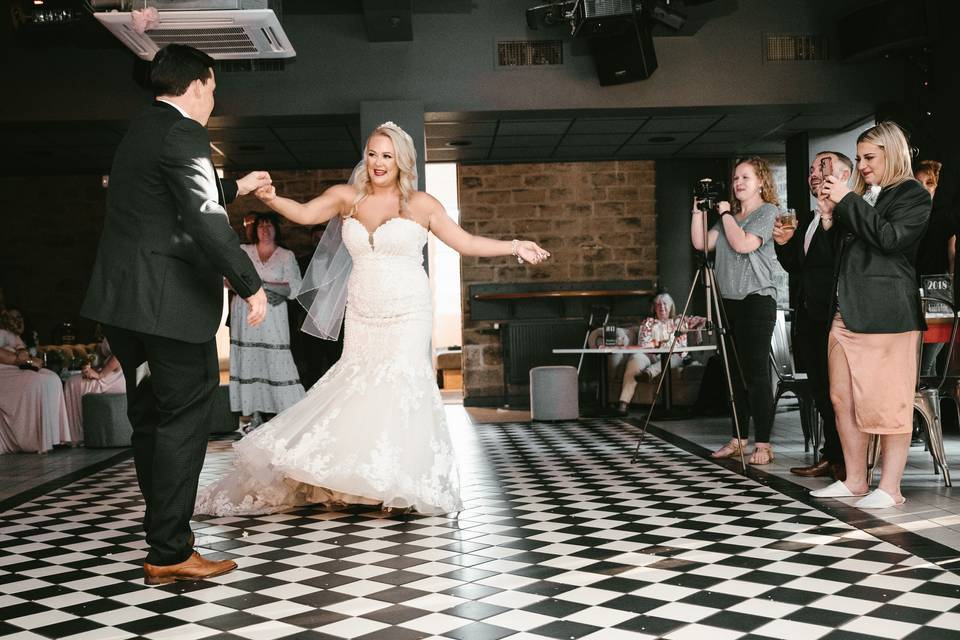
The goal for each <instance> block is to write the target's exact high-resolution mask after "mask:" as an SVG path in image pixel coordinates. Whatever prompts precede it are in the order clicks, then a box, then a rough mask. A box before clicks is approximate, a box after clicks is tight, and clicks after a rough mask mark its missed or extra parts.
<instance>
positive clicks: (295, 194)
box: [0, 169, 350, 342]
mask: <svg viewBox="0 0 960 640" xmlns="http://www.w3.org/2000/svg"><path fill="white" fill-rule="evenodd" d="M349 176H350V170H349V169H343V170H322V171H281V172H273V177H274V180H275V182H276V183H277V190H278V192H279V193H280V194H282V195H286V196H289V197H292V198H295V199H298V200H301V201H303V200H307V199H309V198H311V197H313V196H315V195H317V194H319V193H321V192H322V191H323V190H324V189H326V188H327V187H329V186H330V185H332V184H336V183H338V182H345V181H346V180H347V178H349ZM100 181H101V177H100V176H99V175H78V176H34V177H6V178H2V179H0V215H2V217H3V237H4V239H5V242H4V250H3V251H0V286H2V287H3V289H4V291H5V294H6V295H5V297H6V300H7V304H9V305H16V306H17V307H19V308H20V309H21V310H22V311H23V312H24V314H25V315H26V316H27V318H28V320H29V321H31V322H32V323H33V324H34V325H35V326H36V328H37V330H38V331H39V333H40V339H41V341H42V342H49V341H50V340H51V338H52V331H53V329H54V327H55V326H56V325H58V324H59V323H61V322H63V321H64V320H69V321H72V322H73V323H74V326H75V328H76V330H77V332H78V337H80V338H82V339H84V340H86V339H89V338H91V337H92V335H93V329H94V327H93V325H92V323H90V322H88V321H85V320H82V319H81V318H80V317H79V313H80V305H81V303H82V302H83V295H84V293H85V292H86V287H87V281H88V279H89V277H90V271H91V270H92V268H93V261H94V258H95V256H96V250H97V242H98V241H99V239H100V232H101V229H102V228H103V219H104V215H105V207H106V195H107V192H106V190H105V189H104V188H103V187H102V186H101V182H100ZM265 210H266V207H264V206H263V205H262V204H260V202H259V201H258V200H257V199H256V198H254V197H253V196H246V197H244V198H240V199H238V200H237V201H236V202H235V203H234V204H232V205H230V207H229V208H228V211H229V213H230V221H231V224H233V226H234V228H236V229H237V231H238V233H241V234H242V229H243V216H244V215H245V214H247V213H250V212H254V211H265ZM282 229H283V233H284V243H285V244H286V245H287V246H288V247H289V248H290V249H292V250H293V251H294V252H296V253H301V252H305V251H310V250H312V249H311V246H310V239H309V236H310V232H309V229H307V228H305V227H298V226H296V225H292V224H290V223H283V225H282ZM241 237H242V235H241Z"/></svg>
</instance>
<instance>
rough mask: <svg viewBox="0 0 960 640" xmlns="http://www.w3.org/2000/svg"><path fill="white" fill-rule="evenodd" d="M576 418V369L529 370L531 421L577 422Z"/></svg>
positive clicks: (538, 368)
mask: <svg viewBox="0 0 960 640" xmlns="http://www.w3.org/2000/svg"><path fill="white" fill-rule="evenodd" d="M579 416H580V403H579V398H578V395H577V369H576V367H534V368H533V369H530V418H531V419H532V420H576V419H577V418H578V417H579Z"/></svg>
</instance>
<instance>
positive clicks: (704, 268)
mask: <svg viewBox="0 0 960 640" xmlns="http://www.w3.org/2000/svg"><path fill="white" fill-rule="evenodd" d="M706 218H707V216H706V213H704V215H703V251H702V252H700V266H699V267H698V268H697V273H696V275H695V276H694V278H693V282H692V283H690V290H689V291H688V292H687V301H686V303H685V304H684V305H683V313H681V314H680V316H679V317H678V319H677V323H676V327H675V329H674V333H673V340H671V341H670V351H669V352H668V353H667V357H666V362H667V363H669V362H670V359H671V358H672V357H673V353H674V350H675V349H676V348H677V339H678V338H679V337H680V336H681V335H682V334H683V333H684V325H685V324H686V320H687V312H688V311H689V309H690V301H691V300H692V299H693V292H694V291H695V290H696V288H697V284H698V283H699V282H700V281H701V280H702V281H703V287H704V293H705V294H706V298H707V323H706V327H705V328H706V331H707V333H710V334H712V333H713V332H714V331H715V332H716V333H717V343H718V346H719V347H720V355H721V357H722V358H723V370H724V373H725V374H726V381H727V393H728V394H729V398H730V409H731V413H732V414H733V428H734V430H735V432H736V434H737V440H738V441H739V440H742V438H741V431H740V419H739V417H738V416H737V401H736V398H735V396H734V393H733V379H732V378H731V377H730V354H731V353H732V354H733V357H734V359H735V360H736V363H737V374H738V375H739V376H740V381H741V384H742V385H743V387H744V388H746V383H745V382H744V380H743V369H741V367H740V358H739V356H738V355H737V347H736V344H735V343H734V340H733V335H731V334H730V333H729V330H728V328H727V324H728V321H727V313H726V309H725V308H724V306H723V298H721V297H720V289H719V287H718V286H717V276H716V272H715V270H714V267H713V261H712V260H711V259H710V254H709V250H708V247H709V245H708V244H707V239H708V238H707V236H708V231H707V220H706ZM721 233H722V231H721ZM713 318H716V321H714V320H713ZM668 375H670V370H669V364H667V365H665V366H664V368H663V370H662V371H661V372H660V380H659V382H657V390H656V391H655V392H654V394H653V400H652V401H651V403H650V410H649V411H647V415H646V417H645V418H644V420H643V425H642V426H641V429H640V438H639V439H638V440H637V448H636V450H635V451H634V452H633V457H632V458H631V459H630V462H631V463H635V462H636V461H637V458H638V457H639V456H640V445H641V444H643V439H644V437H645V436H646V435H647V427H648V426H649V425H650V420H651V418H652V417H653V411H654V409H655V408H656V406H657V402H658V401H659V400H660V394H661V392H662V391H663V382H664V380H665V379H666V377H667V376H668ZM739 452H740V465H741V466H742V467H743V470H744V471H746V470H747V462H746V459H745V458H744V457H743V447H740V449H739Z"/></svg>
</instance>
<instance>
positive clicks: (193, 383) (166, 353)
mask: <svg viewBox="0 0 960 640" xmlns="http://www.w3.org/2000/svg"><path fill="white" fill-rule="evenodd" d="M104 333H105V334H106V337H107V340H108V341H109V342H110V348H111V350H112V351H113V354H114V355H115V356H116V357H117V360H118V361H119V362H120V366H121V367H123V375H124V379H125V380H126V383H127V415H128V416H129V417H130V423H131V424H132V425H133V455H134V461H135V462H136V466H137V481H138V482H139V484H140V491H141V492H142V493H143V498H144V501H145V502H146V513H145V514H144V518H143V529H144V531H145V532H146V536H147V544H148V545H150V551H149V552H148V553H147V558H146V561H147V562H149V563H150V564H155V565H169V564H176V563H178V562H183V561H184V560H186V559H187V558H189V557H190V554H191V553H192V551H193V550H192V548H191V545H190V518H191V516H192V515H193V507H194V502H195V501H196V497H197V482H198V481H199V478H200V471H201V469H202V468H203V457H204V455H205V454H206V450H207V437H208V436H209V425H210V421H209V419H208V417H209V413H210V407H211V404H212V402H213V398H214V393H215V392H216V390H217V387H218V386H219V384H220V370H219V366H218V363H217V346H216V341H215V340H212V339H211V340H208V341H207V342H202V343H198V344H194V343H190V342H182V341H180V340H173V339H170V338H162V337H160V336H154V335H149V334H145V333H140V332H138V331H130V330H128V329H120V328H117V327H111V326H107V327H104ZM143 362H146V363H148V364H149V366H150V375H149V377H147V378H144V380H143V381H142V382H141V383H140V384H139V385H137V367H138V366H140V364H142V363H143Z"/></svg>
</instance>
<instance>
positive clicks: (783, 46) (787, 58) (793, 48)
mask: <svg viewBox="0 0 960 640" xmlns="http://www.w3.org/2000/svg"><path fill="white" fill-rule="evenodd" d="M763 54H764V55H763V59H764V61H765V62H793V61H802V60H826V59H827V39H826V38H825V37H824V36H822V35H813V34H800V35H787V34H775V33H767V34H764V38H763Z"/></svg>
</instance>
